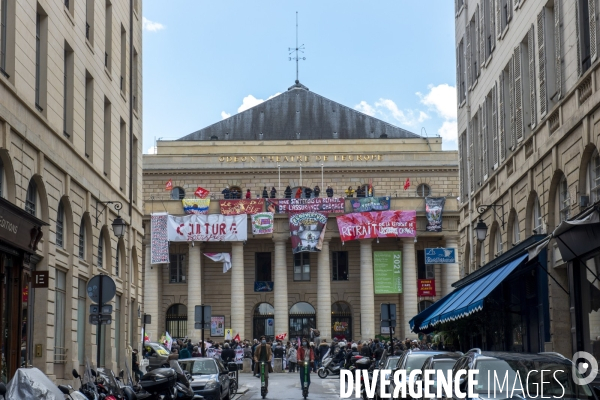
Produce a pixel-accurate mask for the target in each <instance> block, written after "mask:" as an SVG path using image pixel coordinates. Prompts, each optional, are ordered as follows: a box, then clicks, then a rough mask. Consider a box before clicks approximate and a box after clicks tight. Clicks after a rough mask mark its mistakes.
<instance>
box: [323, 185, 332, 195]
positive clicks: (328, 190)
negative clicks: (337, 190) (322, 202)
mask: <svg viewBox="0 0 600 400" xmlns="http://www.w3.org/2000/svg"><path fill="white" fill-rule="evenodd" d="M325 192H327V197H333V188H332V187H331V186H327V190H326V191H325Z"/></svg>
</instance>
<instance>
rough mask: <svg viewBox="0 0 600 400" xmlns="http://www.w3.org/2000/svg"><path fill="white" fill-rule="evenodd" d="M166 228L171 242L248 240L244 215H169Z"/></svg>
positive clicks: (246, 222)
mask: <svg viewBox="0 0 600 400" xmlns="http://www.w3.org/2000/svg"><path fill="white" fill-rule="evenodd" d="M167 228H168V229H167V231H168V238H169V241H171V242H191V241H200V242H239V241H244V240H247V239H248V221H247V218H246V215H231V216H226V215H221V214H211V215H197V214H194V215H186V216H183V217H175V216H173V215H169V223H168V227H167ZM167 251H168V244H167ZM167 262H168V261H167Z"/></svg>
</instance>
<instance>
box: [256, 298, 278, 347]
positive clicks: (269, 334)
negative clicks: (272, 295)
mask: <svg viewBox="0 0 600 400" xmlns="http://www.w3.org/2000/svg"><path fill="white" fill-rule="evenodd" d="M274 316H275V308H273V306H272V305H270V304H269V303H260V304H259V305H257V306H256V308H255V309H254V316H253V319H252V334H253V337H255V338H256V339H259V338H260V337H261V336H263V335H264V336H266V338H267V340H273V339H274V338H275V317H274Z"/></svg>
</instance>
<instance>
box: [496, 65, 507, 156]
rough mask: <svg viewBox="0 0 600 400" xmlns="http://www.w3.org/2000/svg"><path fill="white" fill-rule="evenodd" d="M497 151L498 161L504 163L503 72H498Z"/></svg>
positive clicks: (504, 115) (504, 116)
mask: <svg viewBox="0 0 600 400" xmlns="http://www.w3.org/2000/svg"><path fill="white" fill-rule="evenodd" d="M498 92H499V93H498V116H499V118H498V119H499V121H498V150H499V153H500V160H499V161H504V159H505V158H506V114H505V113H504V101H505V92H504V72H500V77H499V78H498Z"/></svg>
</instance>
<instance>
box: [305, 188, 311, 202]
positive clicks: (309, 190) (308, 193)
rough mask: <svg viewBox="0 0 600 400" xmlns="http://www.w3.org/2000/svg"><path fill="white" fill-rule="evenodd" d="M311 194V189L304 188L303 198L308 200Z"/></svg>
mask: <svg viewBox="0 0 600 400" xmlns="http://www.w3.org/2000/svg"><path fill="white" fill-rule="evenodd" d="M311 194H312V189H311V188H309V187H308V186H307V187H305V188H304V197H306V198H307V199H310V197H311Z"/></svg>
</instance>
